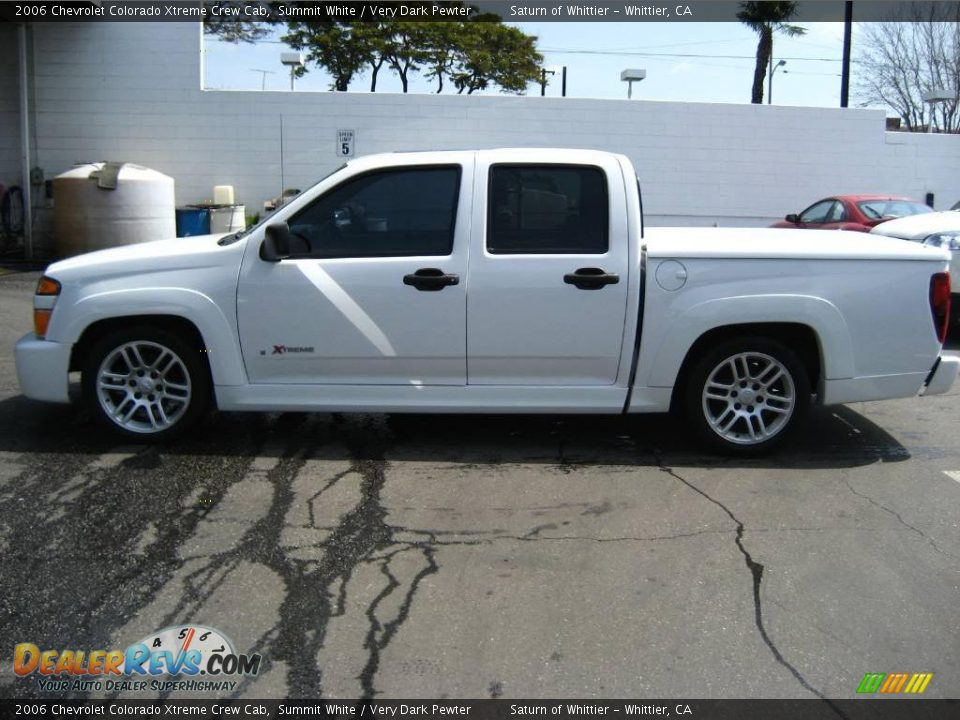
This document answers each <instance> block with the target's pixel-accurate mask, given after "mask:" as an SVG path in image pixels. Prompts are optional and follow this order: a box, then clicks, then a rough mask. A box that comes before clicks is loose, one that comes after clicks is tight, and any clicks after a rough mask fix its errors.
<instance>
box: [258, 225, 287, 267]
mask: <svg viewBox="0 0 960 720" xmlns="http://www.w3.org/2000/svg"><path fill="white" fill-rule="evenodd" d="M288 257H290V227H289V226H288V225H287V224H286V223H285V222H284V223H274V224H273V225H267V229H266V230H264V235H263V242H262V243H260V259H261V260H266V261H267V262H279V261H280V260H283V259H284V258H288Z"/></svg>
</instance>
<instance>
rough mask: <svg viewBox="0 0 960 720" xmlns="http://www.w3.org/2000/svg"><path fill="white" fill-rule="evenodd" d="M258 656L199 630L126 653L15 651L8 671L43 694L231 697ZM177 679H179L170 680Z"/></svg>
mask: <svg viewBox="0 0 960 720" xmlns="http://www.w3.org/2000/svg"><path fill="white" fill-rule="evenodd" d="M261 660H262V658H261V656H260V655H259V654H257V653H253V654H238V653H237V652H236V651H235V650H234V648H233V643H232V642H230V640H229V639H228V638H227V637H226V636H225V635H224V634H223V633H221V632H220V631H218V630H215V629H214V628H210V627H204V626H202V625H186V626H174V627H168V628H164V629H163V630H160V631H159V632H156V633H153V634H151V635H148V636H147V637H145V638H143V640H141V641H140V642H137V643H134V644H133V645H130V646H129V647H128V648H127V649H126V650H56V649H44V650H41V649H40V648H39V647H38V646H37V645H34V644H33V643H20V644H18V645H17V646H16V647H15V648H14V653H13V671H14V673H16V674H17V675H18V676H20V677H30V676H34V677H36V679H37V683H38V684H39V687H40V690H43V691H54V692H55V691H64V692H66V691H80V692H90V691H105V692H120V691H141V690H151V691H161V692H164V691H165V692H170V691H174V690H180V691H197V690H199V691H204V690H210V691H232V690H233V689H234V688H235V687H236V686H237V684H238V682H239V679H240V678H242V677H243V676H248V675H256V674H257V673H258V672H259V671H260V662H261ZM173 678H182V679H173Z"/></svg>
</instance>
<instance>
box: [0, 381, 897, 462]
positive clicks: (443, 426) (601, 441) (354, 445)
mask: <svg viewBox="0 0 960 720" xmlns="http://www.w3.org/2000/svg"><path fill="white" fill-rule="evenodd" d="M310 423H313V424H315V425H316V427H314V428H313V429H308V430H307V431H304V430H303V427H304V426H305V425H309V424H310ZM239 437H242V438H247V441H245V442H242V443H238V442H237V438H239ZM294 437H299V438H303V440H302V441H298V442H301V444H303V445H304V447H306V446H307V445H309V452H310V454H313V455H316V456H319V457H323V458H326V459H339V458H344V459H346V458H352V459H353V460H363V459H369V458H367V457H365V456H366V455H368V454H370V452H372V451H368V450H367V448H376V453H378V454H381V456H383V455H385V457H386V459H388V460H408V461H409V460H413V461H427V462H430V461H436V462H449V463H467V464H470V463H476V464H485V465H487V464H498V463H540V464H552V465H559V466H562V467H564V468H566V469H573V468H579V467H590V466H601V465H621V466H622V465H636V466H656V465H661V464H666V465H684V466H691V467H698V466H699V467H726V468H731V467H733V468H735V467H744V468H794V469H796V468H799V469H803V468H809V469H822V468H847V467H857V466H862V465H869V464H872V463H875V462H878V461H882V462H899V461H903V460H907V459H909V458H910V457H911V453H910V451H909V450H908V449H907V448H905V447H904V446H903V445H902V444H901V443H900V442H899V441H898V440H897V439H896V438H894V437H893V436H891V435H890V434H889V433H887V432H886V431H885V430H884V429H883V428H881V427H880V426H878V425H876V424H874V423H873V422H872V421H870V420H869V419H867V418H866V417H864V416H863V415H861V414H859V413H857V412H855V411H854V410H852V409H850V408H849V407H846V406H837V407H830V408H815V409H814V410H812V411H811V415H810V417H809V419H808V422H807V424H806V425H805V427H804V428H803V429H802V430H801V431H800V432H799V433H798V434H797V436H796V437H795V438H794V439H793V440H792V441H791V442H790V443H789V444H788V445H787V446H786V447H784V448H783V449H781V450H779V451H777V452H775V453H774V454H772V455H770V456H767V457H763V458H747V459H745V458H734V457H725V456H721V455H716V454H711V453H709V452H707V451H705V450H703V449H702V448H700V447H699V446H698V445H697V444H696V443H695V442H694V440H693V438H692V437H691V436H690V434H689V432H688V431H687V430H686V428H685V427H684V426H683V424H682V423H681V422H680V421H678V420H676V419H674V418H673V417H671V416H669V415H638V416H630V417H623V416H609V417H608V416H589V415H427V414H416V415H406V414H395V415H369V414H368V415H364V414H339V413H336V414H330V413H214V414H213V415H212V416H211V417H210V418H209V419H208V420H207V421H206V422H205V423H204V424H203V425H202V426H201V427H200V428H198V429H197V430H196V431H195V432H194V433H192V434H191V435H190V437H188V438H184V439H181V440H180V441H178V442H172V443H167V444H162V445H156V446H151V445H148V444H146V443H138V442H135V441H124V440H121V439H117V438H115V437H113V436H111V435H110V434H109V433H107V432H105V431H104V430H103V429H102V428H100V427H98V426H97V425H96V424H95V423H94V422H93V421H92V419H91V418H90V417H89V416H88V415H87V413H86V412H85V411H84V410H83V409H82V408H81V407H79V406H78V405H76V404H74V405H70V406H56V405H49V404H46V403H39V402H34V401H31V400H28V399H26V398H24V397H23V396H16V397H13V398H10V399H7V400H4V401H2V402H0V452H3V453H15V454H45V455H50V454H53V455H54V456H56V455H60V454H62V455H71V456H76V459H77V460H78V461H82V460H83V459H84V458H85V457H88V456H91V455H93V456H95V455H100V454H103V453H109V452H117V451H118V448H122V449H123V452H127V453H135V454H140V453H146V454H150V453H153V454H156V453H162V454H163V455H172V456H177V455H181V456H195V457H200V458H216V457H227V458H229V457H236V456H238V455H244V456H249V455H252V454H255V455H260V456H276V455H279V454H281V453H283V454H289V453H290V452H296V451H297V450H298V448H297V447H295V445H296V444H297V443H296V442H295V443H294V446H291V443H290V440H291V439H292V438H294ZM151 448H153V449H151ZM28 462H29V461H28Z"/></svg>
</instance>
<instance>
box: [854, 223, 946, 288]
mask: <svg viewBox="0 0 960 720" xmlns="http://www.w3.org/2000/svg"><path fill="white" fill-rule="evenodd" d="M870 232H871V233H873V234H874V235H884V236H886V237H893V238H900V239H901V240H912V241H913V242H918V243H923V244H924V245H929V246H930V247H936V248H942V249H943V250H949V251H950V254H951V260H950V281H951V287H952V288H953V294H954V295H955V296H956V295H957V294H960V210H947V211H945V212H935V213H926V214H924V215H911V216H910V217H904V218H898V219H896V220H889V221H887V222H885V223H882V224H880V225H877V226H876V227H875V228H873V230H871V231H870ZM954 302H957V300H954Z"/></svg>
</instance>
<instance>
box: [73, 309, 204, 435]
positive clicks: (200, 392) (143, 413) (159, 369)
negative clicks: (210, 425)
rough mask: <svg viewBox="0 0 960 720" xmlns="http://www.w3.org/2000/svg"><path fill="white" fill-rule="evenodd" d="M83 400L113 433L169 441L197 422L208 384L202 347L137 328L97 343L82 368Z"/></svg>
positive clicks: (156, 330)
mask: <svg viewBox="0 0 960 720" xmlns="http://www.w3.org/2000/svg"><path fill="white" fill-rule="evenodd" d="M83 390H84V400H85V402H86V403H87V406H88V408H89V409H90V411H91V412H92V413H93V414H94V415H95V416H96V417H97V418H98V419H99V420H100V422H101V423H102V424H104V425H106V426H107V427H108V428H110V429H111V430H113V431H114V432H116V433H118V434H120V435H123V436H126V437H129V438H136V439H139V440H144V441H154V440H167V439H170V438H173V437H176V436H178V435H181V434H182V433H184V432H185V431H186V430H188V429H189V428H190V427H192V426H193V425H195V424H196V423H197V421H198V420H200V418H201V417H202V416H203V413H204V412H205V411H206V409H207V406H208V405H209V398H210V382H209V377H208V374H207V369H206V367H205V365H204V362H203V360H202V359H201V357H200V351H199V349H198V348H196V347H193V346H192V345H191V344H190V343H189V342H186V341H185V340H183V339H182V338H180V337H179V336H177V335H176V334H174V333H172V332H169V331H167V330H164V329H161V328H154V327H148V326H144V327H134V328H129V329H124V330H119V331H117V332H114V333H111V334H109V335H107V336H106V337H104V338H102V339H100V340H99V341H97V342H96V343H95V344H94V345H93V347H91V349H90V352H89V354H88V355H87V359H86V363H85V365H84V369H83Z"/></svg>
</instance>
